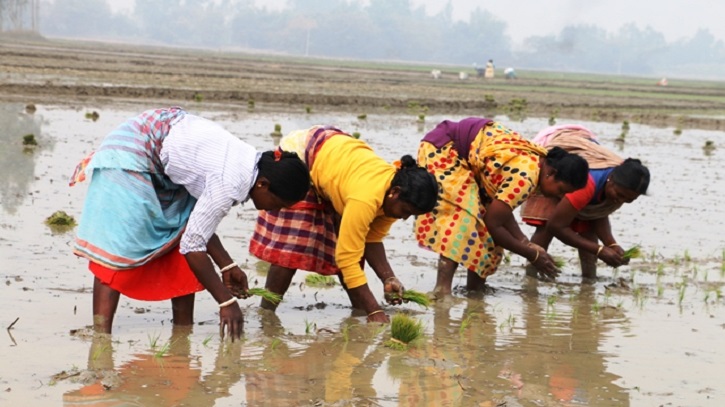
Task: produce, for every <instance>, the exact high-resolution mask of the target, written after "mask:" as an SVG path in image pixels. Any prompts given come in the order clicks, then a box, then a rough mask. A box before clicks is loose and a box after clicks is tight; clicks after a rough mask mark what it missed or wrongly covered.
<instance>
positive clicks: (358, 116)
mask: <svg viewBox="0 0 725 407" xmlns="http://www.w3.org/2000/svg"><path fill="white" fill-rule="evenodd" d="M367 118H368V115H366V114H359V115H357V119H358V120H365V119H367Z"/></svg>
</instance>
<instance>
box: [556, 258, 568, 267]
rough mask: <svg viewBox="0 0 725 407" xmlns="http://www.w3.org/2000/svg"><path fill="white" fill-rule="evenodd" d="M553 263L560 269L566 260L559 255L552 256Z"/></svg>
mask: <svg viewBox="0 0 725 407" xmlns="http://www.w3.org/2000/svg"><path fill="white" fill-rule="evenodd" d="M554 265H555V266H556V268H558V269H560V268H562V267H564V266H565V265H566V262H565V261H564V259H562V258H561V257H554Z"/></svg>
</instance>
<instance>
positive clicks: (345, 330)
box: [340, 324, 350, 343]
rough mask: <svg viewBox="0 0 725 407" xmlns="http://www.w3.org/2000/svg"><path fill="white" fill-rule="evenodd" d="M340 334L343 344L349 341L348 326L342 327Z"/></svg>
mask: <svg viewBox="0 0 725 407" xmlns="http://www.w3.org/2000/svg"><path fill="white" fill-rule="evenodd" d="M340 333H342V339H343V340H344V341H345V343H348V342H349V341H350V324H345V325H343V326H342V331H341V332H340Z"/></svg>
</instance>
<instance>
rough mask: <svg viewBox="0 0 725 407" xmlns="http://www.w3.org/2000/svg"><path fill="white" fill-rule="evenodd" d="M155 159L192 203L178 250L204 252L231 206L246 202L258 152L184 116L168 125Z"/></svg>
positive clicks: (218, 128) (206, 122)
mask: <svg viewBox="0 0 725 407" xmlns="http://www.w3.org/2000/svg"><path fill="white" fill-rule="evenodd" d="M160 155H161V162H162V163H163V165H164V169H165V171H166V175H168V177H169V178H170V179H171V181H172V182H173V183H175V184H178V185H181V186H183V187H185V188H186V189H187V191H189V193H190V194H191V195H192V196H193V197H195V198H196V199H197V200H198V201H197V202H196V205H195V206H194V209H193V210H192V212H191V216H190V218H189V222H188V224H187V226H186V230H185V231H184V234H183V235H182V237H181V244H180V251H181V253H182V254H187V253H189V252H201V251H206V245H207V243H208V242H209V239H211V236H212V235H213V234H214V232H215V231H216V228H217V226H218V225H219V223H220V222H221V220H222V219H223V218H224V217H225V216H226V215H227V213H229V210H230V209H231V207H232V206H234V205H237V204H239V203H242V202H246V201H247V200H248V199H249V192H250V191H251V189H252V186H253V185H254V181H255V180H256V178H257V163H258V162H259V158H260V156H261V153H259V152H257V150H256V149H255V148H254V147H252V146H251V145H249V144H247V143H245V142H243V141H242V140H240V139H238V138H237V137H236V136H234V135H233V134H231V133H229V132H228V131H227V130H225V129H224V128H222V127H221V126H219V125H218V124H216V123H214V122H212V121H210V120H207V119H204V118H202V117H198V116H194V115H190V114H186V115H184V116H183V117H182V118H180V120H178V121H177V122H174V123H172V124H171V130H170V131H169V134H168V135H167V136H166V138H165V139H164V141H163V146H162V148H161V153H160Z"/></svg>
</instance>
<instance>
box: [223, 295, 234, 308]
mask: <svg viewBox="0 0 725 407" xmlns="http://www.w3.org/2000/svg"><path fill="white" fill-rule="evenodd" d="M235 302H237V298H236V297H232V298H230V299H228V300H226V301H224V302H222V303H221V304H219V308H224V307H227V306H229V305H232V304H234V303H235Z"/></svg>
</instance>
